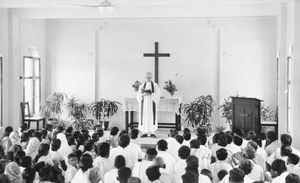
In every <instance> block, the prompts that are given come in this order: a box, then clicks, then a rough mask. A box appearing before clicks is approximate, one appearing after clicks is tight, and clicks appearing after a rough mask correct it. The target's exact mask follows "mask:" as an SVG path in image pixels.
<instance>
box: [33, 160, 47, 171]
mask: <svg viewBox="0 0 300 183" xmlns="http://www.w3.org/2000/svg"><path fill="white" fill-rule="evenodd" d="M44 167H46V163H45V162H44V161H41V162H38V163H36V164H34V166H33V169H34V170H35V171H36V172H39V171H40V170H41V169H42V168H44Z"/></svg>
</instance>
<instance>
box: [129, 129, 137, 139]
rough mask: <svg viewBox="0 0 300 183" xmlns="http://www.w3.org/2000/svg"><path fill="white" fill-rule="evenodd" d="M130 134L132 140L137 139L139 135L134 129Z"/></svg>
mask: <svg viewBox="0 0 300 183" xmlns="http://www.w3.org/2000/svg"><path fill="white" fill-rule="evenodd" d="M130 134H131V135H130V137H131V138H132V139H136V138H137V137H138V135H139V130H138V129H135V128H134V129H132V130H131V133H130Z"/></svg>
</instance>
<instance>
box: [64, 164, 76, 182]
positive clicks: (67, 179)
mask: <svg viewBox="0 0 300 183" xmlns="http://www.w3.org/2000/svg"><path fill="white" fill-rule="evenodd" d="M76 173H77V169H76V168H75V167H73V166H69V167H68V169H67V171H66V173H65V183H70V182H71V181H72V180H73V178H74V177H75V175H76Z"/></svg>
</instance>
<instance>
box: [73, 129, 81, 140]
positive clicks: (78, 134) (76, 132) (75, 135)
mask: <svg viewBox="0 0 300 183" xmlns="http://www.w3.org/2000/svg"><path fill="white" fill-rule="evenodd" d="M80 135H81V133H80V131H75V132H74V133H73V138H74V139H77V138H78V137H79V136H80Z"/></svg>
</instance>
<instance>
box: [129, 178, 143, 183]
mask: <svg viewBox="0 0 300 183" xmlns="http://www.w3.org/2000/svg"><path fill="white" fill-rule="evenodd" d="M128 183H142V180H141V179H140V178H138V177H130V178H129V179H128Z"/></svg>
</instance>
